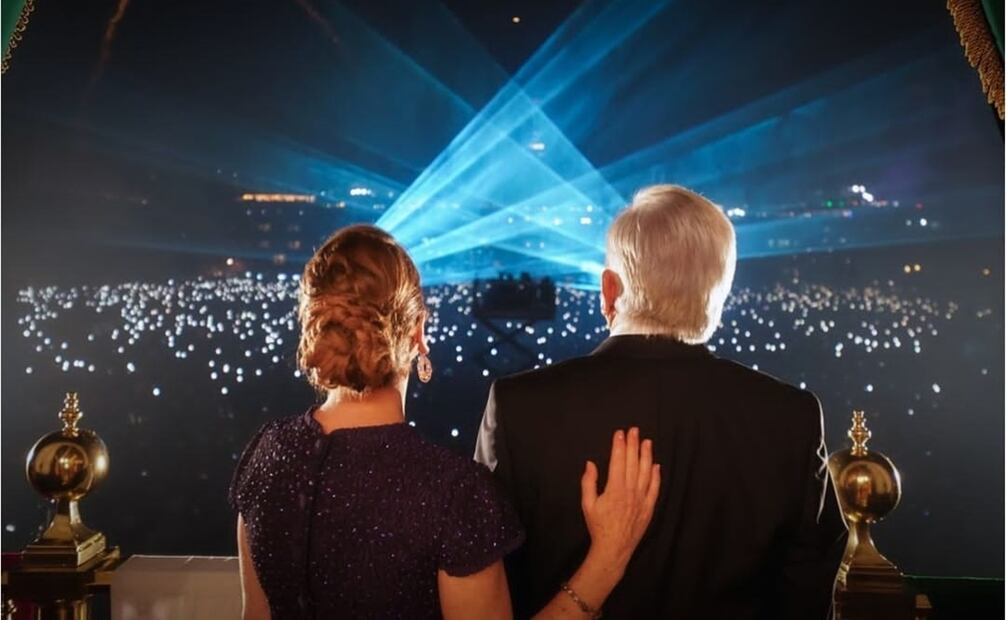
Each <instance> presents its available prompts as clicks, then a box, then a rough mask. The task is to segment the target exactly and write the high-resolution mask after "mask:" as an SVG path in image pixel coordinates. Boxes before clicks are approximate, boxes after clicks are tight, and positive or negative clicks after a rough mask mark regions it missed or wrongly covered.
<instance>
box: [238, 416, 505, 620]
mask: <svg viewBox="0 0 1006 620" xmlns="http://www.w3.org/2000/svg"><path fill="white" fill-rule="evenodd" d="M230 499H231V504H232V505H233V506H234V507H235V508H236V509H237V510H238V511H239V512H240V513H241V515H242V516H243V517H244V521H245V527H246V530H247V534H248V542H249V546H250V547H251V556H252V561H253V563H254V565H255V570H256V572H257V574H258V577H259V581H260V583H261V584H262V588H263V589H264V590H265V592H266V596H267V597H268V599H269V606H270V608H271V610H272V617H273V618H284V619H285V618H331V617H339V618H439V617H440V603H439V597H438V596H437V571H438V570H439V569H443V570H445V571H446V572H447V573H449V574H451V575H456V576H458V575H468V574H471V573H475V572H478V571H479V570H482V569H483V568H486V567H488V566H489V565H491V564H492V563H493V562H495V561H497V560H499V559H502V558H503V557H504V556H505V555H506V554H507V553H509V552H511V551H513V550H514V549H516V548H517V547H518V546H520V544H521V542H522V541H523V532H522V530H521V528H520V524H519V522H518V520H517V517H516V514H515V513H514V511H513V509H512V508H511V507H510V505H509V503H508V502H507V501H506V500H505V499H504V498H503V497H502V495H501V494H500V492H499V490H498V488H497V487H496V484H495V482H494V481H493V479H492V477H491V475H490V473H489V471H488V470H487V469H486V468H485V467H483V466H482V465H479V464H478V463H475V462H473V461H470V460H468V459H466V458H464V457H461V456H459V455H456V454H454V453H452V452H450V451H449V450H447V449H445V448H442V447H439V446H436V445H434V444H432V443H429V442H427V441H425V440H424V439H422V438H421V437H420V436H419V435H418V433H417V432H416V431H415V430H414V429H413V428H411V427H409V426H408V425H405V424H390V425H384V426H370V427H361V428H353V429H339V430H336V431H334V432H332V433H330V434H328V435H325V434H324V433H323V432H322V429H321V426H320V425H319V424H318V422H317V421H315V420H314V417H313V416H312V412H311V411H309V412H307V413H306V414H305V415H301V416H294V417H288V418H282V419H280V420H275V421H273V422H270V423H268V424H266V425H265V426H263V427H262V428H261V429H260V430H259V432H258V433H257V434H256V435H255V437H254V438H253V439H252V440H251V442H249V444H248V447H247V448H246V449H245V452H244V454H243V455H242V457H241V460H240V461H239V463H238V467H237V470H236V471H235V474H234V480H233V482H232V484H231V492H230Z"/></svg>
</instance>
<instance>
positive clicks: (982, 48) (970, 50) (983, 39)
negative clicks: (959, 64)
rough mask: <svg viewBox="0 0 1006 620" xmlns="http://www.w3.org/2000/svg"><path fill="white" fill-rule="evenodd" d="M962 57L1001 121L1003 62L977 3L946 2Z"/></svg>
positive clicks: (967, 0) (977, 0)
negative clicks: (980, 84) (962, 51)
mask: <svg viewBox="0 0 1006 620" xmlns="http://www.w3.org/2000/svg"><path fill="white" fill-rule="evenodd" d="M947 9H949V10H950V15H952V16H953V18H954V27H955V28H957V34H959V35H960V37H961V45H962V46H964V55H965V56H966V57H967V59H968V62H969V63H970V64H971V66H972V67H974V68H975V69H976V70H977V71H978V78H979V79H980V80H981V83H982V90H983V91H985V94H986V96H987V97H988V102H989V103H990V104H992V106H994V107H995V109H996V112H997V113H998V114H999V120H1003V59H1002V56H1001V55H1000V54H999V49H998V48H997V47H996V43H995V40H994V39H993V38H992V32H991V31H990V30H989V26H988V22H987V21H986V19H985V11H984V10H982V3H981V0H947Z"/></svg>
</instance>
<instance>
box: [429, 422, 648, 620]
mask: <svg viewBox="0 0 1006 620" xmlns="http://www.w3.org/2000/svg"><path fill="white" fill-rule="evenodd" d="M580 484H581V489H580V491H581V507H582V509H583V516H584V519H585V520H586V522H587V530H588V531H589V532H590V541H591V543H590V550H589V551H588V552H587V557H586V558H585V559H584V561H583V563H582V564H581V565H580V568H579V569H578V570H577V571H576V573H575V574H574V575H573V576H572V577H570V579H569V581H568V582H567V583H568V585H569V588H570V589H571V590H573V592H575V593H576V595H577V597H579V599H580V600H581V601H582V602H583V603H585V604H586V605H587V606H588V607H589V608H591V609H593V610H599V609H601V606H602V605H604V601H605V600H607V598H608V595H609V594H611V591H612V590H614V589H615V586H616V585H618V582H619V581H620V580H621V578H622V575H623V574H624V572H625V567H626V566H627V565H628V563H629V559H630V558H631V557H632V552H633V551H635V549H636V546H637V545H638V544H639V541H640V539H641V538H642V537H643V533H645V532H646V528H647V526H649V524H650V520H651V519H652V518H653V509H654V506H655V505H656V502H657V494H658V492H659V490H660V466H659V465H654V464H653V444H652V442H650V441H649V440H646V441H643V442H642V443H640V439H639V429H637V428H633V429H630V430H629V432H628V433H624V432H622V431H618V432H616V433H615V435H614V437H613V438H612V442H611V457H610V461H609V466H608V481H607V484H606V485H605V489H604V492H603V493H602V494H601V495H598V494H597V467H596V466H595V465H594V463H591V462H589V461H588V462H587V465H586V468H585V471H584V473H583V477H582V478H581V480H580ZM437 585H438V588H439V590H440V606H441V611H442V612H443V616H444V619H445V620H469V619H472V620H474V619H482V618H485V619H487V620H509V619H510V618H512V617H513V612H512V610H511V604H510V593H509V589H508V587H507V580H506V572H505V571H504V569H503V562H502V561H498V562H496V563H494V564H492V565H491V566H489V567H488V568H486V569H484V570H482V571H480V572H478V573H475V574H474V575H469V576H467V577H451V576H450V575H448V574H447V573H445V572H444V571H440V572H439V573H438V575H437ZM588 617H590V615H589V614H588V613H586V612H585V611H584V610H583V609H582V608H581V607H580V605H579V604H577V602H576V601H574V599H573V597H572V596H570V595H569V594H568V593H567V592H562V591H560V592H558V593H556V595H555V596H554V597H553V598H552V600H551V601H549V603H548V604H547V605H546V606H545V607H544V608H543V609H542V610H541V611H540V612H538V613H537V614H535V619H536V620H561V619H568V618H576V619H582V618H588Z"/></svg>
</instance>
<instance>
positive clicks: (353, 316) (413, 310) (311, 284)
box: [297, 226, 424, 393]
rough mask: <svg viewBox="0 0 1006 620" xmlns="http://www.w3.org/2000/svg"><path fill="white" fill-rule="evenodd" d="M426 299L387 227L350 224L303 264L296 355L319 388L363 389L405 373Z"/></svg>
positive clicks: (374, 386)
mask: <svg viewBox="0 0 1006 620" xmlns="http://www.w3.org/2000/svg"><path fill="white" fill-rule="evenodd" d="M423 311H424V305H423V300H422V290H421V289H420V287H419V273H418V271H417V270H416V267H415V265H414V264H413V263H412V260H411V259H410V258H409V256H408V254H406V253H405V250H403V249H402V248H401V246H399V245H398V244H397V243H395V241H394V239H392V238H391V236H390V235H388V234H387V233H385V232H384V231H382V230H380V229H378V228H375V227H372V226H351V227H349V228H345V229H342V230H340V231H338V232H337V233H336V234H335V235H333V236H332V237H331V238H330V239H329V240H328V241H327V242H326V243H325V245H323V246H322V247H321V248H320V249H319V250H318V252H317V253H315V255H314V257H312V258H311V260H310V261H309V262H308V264H307V265H306V266H305V268H304V276H303V278H302V279H301V301H300V311H299V314H300V322H301V338H300V346H299V348H298V351H297V354H298V361H299V363H300V367H301V369H302V370H303V371H304V373H305V374H306V375H307V377H308V380H309V381H310V382H311V383H312V384H313V385H314V386H315V387H317V388H318V389H324V390H333V389H339V388H348V389H350V390H352V391H353V392H358V393H362V392H366V391H368V390H371V389H376V388H381V387H385V386H388V385H391V384H393V383H394V382H395V381H396V380H397V379H398V378H400V377H401V376H403V375H404V374H407V373H408V370H409V365H410V363H411V357H412V352H413V343H412V341H411V337H410V336H411V334H412V333H413V330H414V329H415V326H416V324H417V322H418V321H419V320H420V317H421V316H422V312H423Z"/></svg>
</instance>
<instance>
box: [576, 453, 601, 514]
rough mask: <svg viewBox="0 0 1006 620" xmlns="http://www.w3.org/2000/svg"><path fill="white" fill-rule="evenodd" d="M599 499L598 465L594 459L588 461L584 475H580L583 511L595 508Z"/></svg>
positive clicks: (585, 512)
mask: <svg viewBox="0 0 1006 620" xmlns="http://www.w3.org/2000/svg"><path fill="white" fill-rule="evenodd" d="M596 501H597V465H594V463H593V461H587V464H586V466H585V467H584V468H583V476H581V477H580V507H581V508H583V513H584V514H587V513H589V512H590V511H591V510H593V508H594V502H596Z"/></svg>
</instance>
